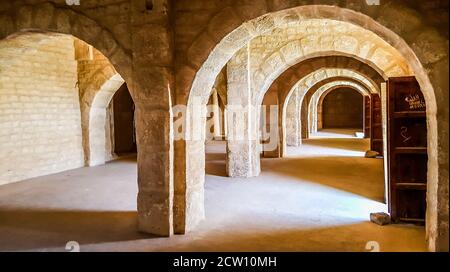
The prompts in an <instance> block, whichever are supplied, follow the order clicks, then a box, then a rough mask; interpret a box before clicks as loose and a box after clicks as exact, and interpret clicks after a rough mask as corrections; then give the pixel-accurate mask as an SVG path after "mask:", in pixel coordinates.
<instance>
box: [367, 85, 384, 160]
mask: <svg viewBox="0 0 450 272" xmlns="http://www.w3.org/2000/svg"><path fill="white" fill-rule="evenodd" d="M370 102H371V110H372V114H371V121H370V130H371V133H370V150H373V151H377V152H378V153H380V154H381V155H382V154H383V125H382V115H381V114H382V113H381V98H380V95H378V94H372V95H371V96H370Z"/></svg>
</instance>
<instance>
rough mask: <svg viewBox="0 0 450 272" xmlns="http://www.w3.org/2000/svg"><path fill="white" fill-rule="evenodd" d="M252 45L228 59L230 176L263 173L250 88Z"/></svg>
mask: <svg viewBox="0 0 450 272" xmlns="http://www.w3.org/2000/svg"><path fill="white" fill-rule="evenodd" d="M249 67H250V60H249V45H247V46H246V47H244V48H243V49H241V50H240V51H239V52H238V53H237V54H236V55H235V56H234V57H233V58H232V59H231V60H230V62H229V63H228V65H227V75H228V94H227V96H228V97H227V102H228V105H227V114H226V115H227V116H226V118H227V129H228V131H227V137H228V141H227V173H228V176H230V177H254V176H257V175H259V173H260V152H259V147H260V144H259V137H258V132H257V129H258V126H257V121H258V119H259V118H257V114H259V111H258V110H259V107H255V106H254V105H253V104H252V94H251V91H250V90H251V89H250V71H249V69H250V68H249Z"/></svg>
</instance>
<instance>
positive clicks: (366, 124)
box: [364, 95, 372, 138]
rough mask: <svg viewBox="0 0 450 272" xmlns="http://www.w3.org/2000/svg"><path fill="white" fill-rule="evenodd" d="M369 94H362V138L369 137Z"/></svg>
mask: <svg viewBox="0 0 450 272" xmlns="http://www.w3.org/2000/svg"><path fill="white" fill-rule="evenodd" d="M370 108H371V107H370V96H368V95H365V96H364V138H370V132H371V129H370V126H371V120H370V119H371V115H372V114H371V113H372V112H371V110H370Z"/></svg>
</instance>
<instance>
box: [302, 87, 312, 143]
mask: <svg viewBox="0 0 450 272" xmlns="http://www.w3.org/2000/svg"><path fill="white" fill-rule="evenodd" d="M309 97H310V95H309V94H307V95H305V96H303V100H302V102H301V108H300V112H301V126H300V128H301V131H302V133H301V137H302V139H308V138H309V128H308V123H309V120H308V112H309V109H308V101H309Z"/></svg>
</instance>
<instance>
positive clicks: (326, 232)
mask: <svg viewBox="0 0 450 272" xmlns="http://www.w3.org/2000/svg"><path fill="white" fill-rule="evenodd" d="M228 228H230V229H239V231H237V232H233V233H229V232H227V231H223V230H219V231H216V232H214V233H211V232H210V233H209V234H208V235H205V236H202V237H201V238H196V239H195V240H194V241H192V242H190V243H183V244H177V245H176V246H175V247H172V246H168V247H166V248H164V249H163V251H185V252H195V251H219V252H233V251H234V252H235V251H240V252H253V251H259V252H329V251H333V252H364V251H369V250H367V249H366V245H367V242H369V241H376V242H378V243H379V245H380V250H381V251H382V252H383V251H384V252H390V251H426V247H425V239H424V237H425V233H424V228H423V227H419V226H413V225H388V226H384V227H382V228H381V227H380V226H378V225H375V224H373V223H370V222H358V223H356V222H355V223H350V224H344V225H338V226H329V227H316V228H307V229H301V228H299V229H292V228H282V227H280V226H274V227H273V228H272V229H271V230H270V231H268V230H267V229H258V228H254V227H252V226H247V228H245V229H242V228H239V226H235V227H228ZM388 232H389V234H387V233H388ZM367 233H371V235H372V236H371V237H370V239H371V240H367ZM194 235H195V233H194ZM405 235H411V237H413V239H409V240H408V241H404V242H402V243H399V241H403V239H402V238H403V237H404V236H405Z"/></svg>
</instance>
